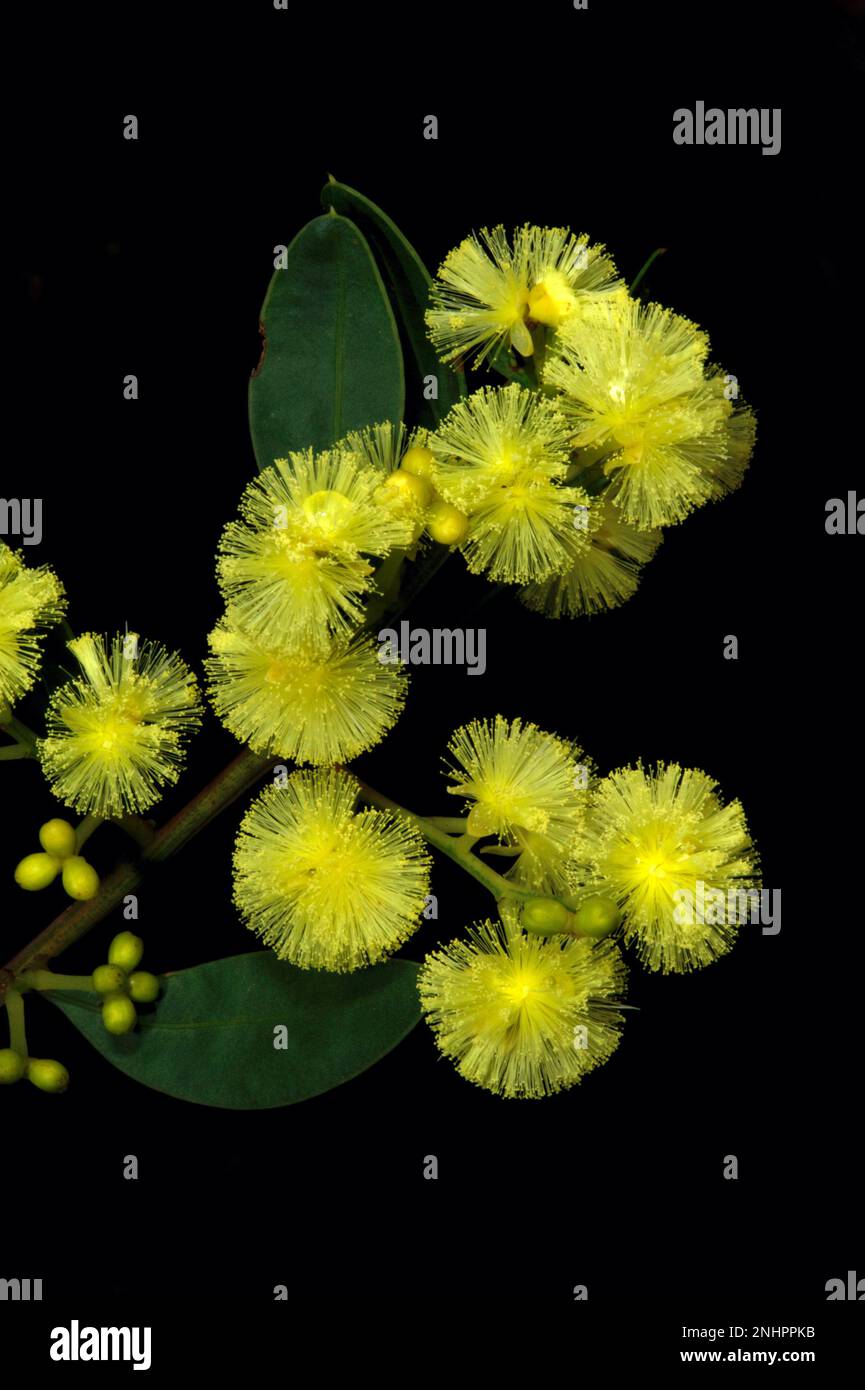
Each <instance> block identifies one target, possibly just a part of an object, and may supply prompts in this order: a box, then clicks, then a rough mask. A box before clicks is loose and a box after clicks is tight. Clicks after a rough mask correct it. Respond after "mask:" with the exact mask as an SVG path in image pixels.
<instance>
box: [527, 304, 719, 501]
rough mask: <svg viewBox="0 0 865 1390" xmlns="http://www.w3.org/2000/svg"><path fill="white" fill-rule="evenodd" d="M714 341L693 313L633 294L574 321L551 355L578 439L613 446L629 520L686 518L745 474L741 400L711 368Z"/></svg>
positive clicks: (614, 489) (613, 471) (549, 368)
mask: <svg viewBox="0 0 865 1390" xmlns="http://www.w3.org/2000/svg"><path fill="white" fill-rule="evenodd" d="M708 349H709V340H708V338H707V337H706V335H705V333H702V332H701V331H700V329H698V328H697V327H696V326H695V325H694V324H693V323H691V322H689V320H688V319H685V318H682V317H681V316H680V315H678V314H673V313H671V312H670V310H668V309H663V308H661V306H660V305H657V304H648V305H645V304H642V303H640V302H639V301H636V300H625V301H618V302H616V303H611V304H609V305H606V306H603V307H601V308H597V309H595V310H594V311H593V312H592V314H591V316H590V317H589V318H582V319H580V320H574V321H573V322H568V323H567V324H566V325H565V326H564V327H563V329H562V331H561V332H560V334H559V335H558V337H557V340H556V343H555V346H554V350H553V352H552V354H551V355H550V356H549V357H548V358H547V362H546V365H545V368H544V381H545V383H546V384H547V385H551V386H553V387H555V388H556V389H557V390H559V391H560V392H561V393H562V395H561V396H560V398H559V401H558V403H559V406H560V408H561V409H562V411H563V412H564V414H565V415H566V416H567V418H568V420H569V421H570V424H571V427H572V430H573V443H574V444H575V445H577V446H579V447H586V446H596V445H606V446H607V447H608V449H609V458H608V460H607V463H606V465H605V469H604V471H605V472H606V473H607V474H608V476H609V477H610V479H611V481H610V490H609V495H610V497H611V498H612V500H614V501H615V503H616V505H617V506H618V507H619V508H620V509H621V513H622V516H623V518H624V520H625V521H626V522H628V523H629V524H630V525H633V526H637V527H638V528H640V529H653V528H655V527H657V526H669V525H672V524H673V523H674V522H678V521H682V520H683V519H684V518H685V517H686V516H688V515H689V513H690V512H692V511H693V510H694V508H695V507H699V506H702V505H703V504H704V503H705V502H708V501H710V500H712V499H713V498H715V497H718V496H721V495H723V493H724V492H725V491H729V488H730V487H731V486H734V485H735V482H734V478H740V477H741V472H742V469H741V468H740V467H739V465H738V463H735V462H734V463H731V462H730V461H731V460H732V459H733V456H734V454H736V453H737V452H738V451H737V448H736V446H735V445H733V444H731V441H730V439H729V432H728V422H729V420H730V417H731V416H732V414H733V413H734V412H733V406H732V404H731V402H730V401H729V400H727V399H726V398H725V396H724V394H723V391H722V390H721V389H719V380H718V377H717V373H715V372H714V371H707V369H706V356H707V353H708Z"/></svg>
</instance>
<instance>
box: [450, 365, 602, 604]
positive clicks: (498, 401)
mask: <svg viewBox="0 0 865 1390" xmlns="http://www.w3.org/2000/svg"><path fill="white" fill-rule="evenodd" d="M568 434H569V430H568V425H567V422H566V421H565V419H564V417H563V416H562V415H561V414H560V413H559V411H558V410H557V409H556V407H555V405H553V403H552V402H551V401H549V400H548V399H547V398H546V397H544V396H541V395H539V394H538V393H537V392H535V391H525V390H523V389H522V387H520V386H516V385H510V386H504V387H499V388H494V387H484V388H483V389H481V390H480V391H475V392H474V393H473V394H472V395H471V396H470V397H469V398H468V400H466V401H459V402H458V403H457V404H456V405H455V406H454V407H453V408H452V409H451V410H450V411H449V412H448V415H447V416H446V418H445V419H444V420H443V421H442V424H441V425H440V427H439V429H438V430H437V431H436V433H435V434H433V435H430V438H429V447H430V449H431V450H432V453H433V455H434V457H435V460H436V465H437V467H436V475H435V482H436V488H437V489H438V491H439V493H440V494H441V495H442V497H444V498H445V499H446V501H447V502H449V503H451V505H453V506H455V507H457V508H459V509H460V511H462V512H464V513H466V514H467V516H468V517H469V530H468V534H467V536H466V538H465V540H464V541H463V542H462V546H461V549H462V552H463V555H464V556H465V559H466V563H467V564H468V566H469V569H470V570H472V572H473V573H476V574H477V573H486V574H488V575H489V577H490V579H493V580H495V581H498V582H502V583H506V584H516V583H526V582H529V581H531V580H541V579H543V578H545V577H547V576H549V575H551V574H553V573H555V572H560V571H562V570H564V569H565V568H567V566H568V565H569V563H570V560H571V559H572V558H573V556H574V555H575V554H577V553H578V552H579V551H580V550H581V549H583V548H585V546H586V544H587V542H586V540H585V537H584V535H583V533H582V532H581V531H579V530H578V529H576V528H575V527H574V510H573V509H574V505H575V503H577V502H578V501H580V500H581V499H582V497H583V494H582V492H581V491H580V490H579V489H574V488H565V487H563V486H562V483H563V481H564V479H565V477H566V474H567V467H568V458H569V445H568Z"/></svg>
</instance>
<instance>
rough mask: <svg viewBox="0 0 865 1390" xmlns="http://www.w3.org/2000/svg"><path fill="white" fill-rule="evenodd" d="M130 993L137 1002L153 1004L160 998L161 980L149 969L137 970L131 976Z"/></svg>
mask: <svg viewBox="0 0 865 1390" xmlns="http://www.w3.org/2000/svg"><path fill="white" fill-rule="evenodd" d="M129 994H130V997H131V998H132V999H134V1000H135V1002H136V1004H152V1003H153V1001H154V999H158V998H159V981H158V979H157V978H156V976H155V975H151V974H150V972H149V971H147V970H136V972H135V974H134V975H130V976H129Z"/></svg>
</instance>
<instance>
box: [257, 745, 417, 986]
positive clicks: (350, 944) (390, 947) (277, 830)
mask: <svg viewBox="0 0 865 1390" xmlns="http://www.w3.org/2000/svg"><path fill="white" fill-rule="evenodd" d="M356 800H357V783H356V781H355V779H354V778H353V777H351V776H349V775H348V774H347V773H345V772H341V771H338V770H337V769H335V768H327V769H309V770H304V771H302V772H295V773H292V775H291V776H290V777H289V778H288V780H287V782H286V783H285V785H284V786H280V785H276V786H272V787H268V788H267V790H266V791H264V792H263V793H262V794H261V796H259V797H258V798H257V800H256V801H254V802H253V804H252V806H251V807H250V808H249V810H248V811H247V813H246V815H245V816H244V818H243V822H242V824H241V827H240V832H239V834H238V838H237V844H236V847H235V851H234V868H235V879H234V901H235V903H236V905H237V908H238V911H239V912H240V914H241V916H242V917H243V918H244V921H245V922H246V925H247V926H248V927H249V929H250V931H254V932H255V933H256V934H257V935H258V936H259V937H261V939H262V940H263V941H264V943H265V945H267V946H270V947H271V948H272V949H273V950H274V951H275V952H276V954H277V956H278V957H279V959H280V960H288V961H291V962H292V964H293V965H297V966H300V967H301V968H302V969H304V970H332V971H341V972H345V971H350V970H358V969H359V968H360V967H361V966H364V965H371V964H373V963H374V962H375V961H379V960H383V959H384V958H385V957H386V956H389V955H391V954H392V953H393V952H394V951H396V950H397V948H398V947H399V946H401V945H402V944H403V942H404V941H406V940H407V939H408V937H410V936H411V935H412V933H413V932H414V931H416V930H417V928H418V927H419V926H420V917H421V913H422V911H423V908H424V906H425V902H426V895H427V893H428V891H429V869H430V857H429V855H428V853H427V851H426V848H425V845H424V841H423V838H422V837H421V835H420V834H419V832H418V831H417V830H415V829H414V827H413V826H411V825H410V824H409V823H408V822H406V821H404V820H402V819H397V818H395V817H394V816H392V815H390V814H389V813H387V812H385V811H378V810H366V811H359V812H355V809H354V807H355V803H356Z"/></svg>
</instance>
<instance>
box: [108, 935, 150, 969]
mask: <svg viewBox="0 0 865 1390" xmlns="http://www.w3.org/2000/svg"><path fill="white" fill-rule="evenodd" d="M143 955H144V942H143V941H142V940H141V937H140V936H136V935H135V933H134V932H131V931H122V932H120V933H119V935H118V936H115V938H114V940H113V941H112V943H111V945H110V946H109V947H108V960H109V963H110V964H111V965H119V966H120V969H121V970H127V971H129V970H134V969H135V967H136V965H138V963H139V961H140V960H141V957H142V956H143Z"/></svg>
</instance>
